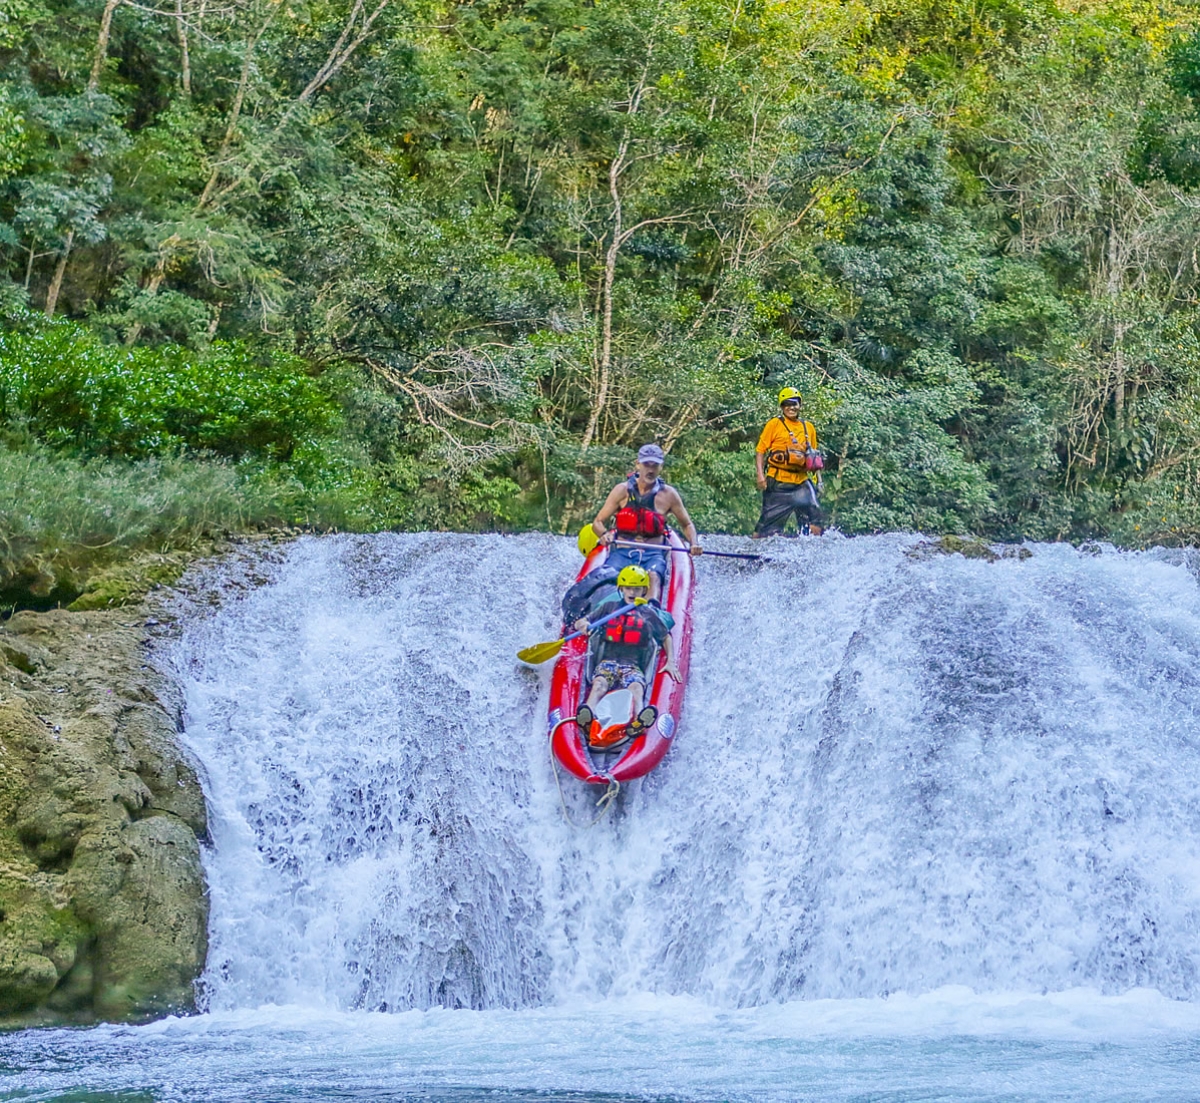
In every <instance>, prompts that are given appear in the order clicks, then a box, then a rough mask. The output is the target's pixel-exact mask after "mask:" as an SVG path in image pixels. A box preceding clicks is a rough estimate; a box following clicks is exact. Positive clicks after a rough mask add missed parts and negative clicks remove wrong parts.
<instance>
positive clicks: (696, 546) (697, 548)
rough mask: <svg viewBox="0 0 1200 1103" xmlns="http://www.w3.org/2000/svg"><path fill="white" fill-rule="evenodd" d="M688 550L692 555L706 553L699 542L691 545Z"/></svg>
mask: <svg viewBox="0 0 1200 1103" xmlns="http://www.w3.org/2000/svg"><path fill="white" fill-rule="evenodd" d="M688 551H689V552H690V553H691V554H692V555H703V554H704V549H703V548H702V547H701V546H700V545H699V544H693V545H692V546H691V547H689V548H688Z"/></svg>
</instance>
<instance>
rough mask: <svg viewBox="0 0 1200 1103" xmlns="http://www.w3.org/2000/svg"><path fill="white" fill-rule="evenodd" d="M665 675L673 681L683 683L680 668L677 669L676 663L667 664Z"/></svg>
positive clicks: (664, 670) (664, 669)
mask: <svg viewBox="0 0 1200 1103" xmlns="http://www.w3.org/2000/svg"><path fill="white" fill-rule="evenodd" d="M663 673H664V674H665V675H666V676H667V677H668V678H670V679H671V680H672V681H676V682H678V681H682V678H681V676H680V673H679V667H677V666H676V665H675V664H674V663H667V664H666V666H664V667H663Z"/></svg>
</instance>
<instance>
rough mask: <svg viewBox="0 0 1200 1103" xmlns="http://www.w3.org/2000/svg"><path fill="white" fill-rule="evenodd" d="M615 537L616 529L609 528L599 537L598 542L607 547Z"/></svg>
mask: <svg viewBox="0 0 1200 1103" xmlns="http://www.w3.org/2000/svg"><path fill="white" fill-rule="evenodd" d="M616 537H617V530H616V529H609V530H608V531H607V532H606V533H605V534H604V535H603V536H601V537H600V540H599V542H600V543H601V544H603V545H604V546H605V547H606V548H607V547H608V546H609V544H611V543H612V542H613V541H614V540H615V539H616Z"/></svg>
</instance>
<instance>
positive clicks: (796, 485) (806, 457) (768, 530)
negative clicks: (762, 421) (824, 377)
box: [753, 387, 825, 539]
mask: <svg viewBox="0 0 1200 1103" xmlns="http://www.w3.org/2000/svg"><path fill="white" fill-rule="evenodd" d="M801 402H802V398H801V395H800V392H799V391H798V390H796V388H795V387H784V388H783V390H782V391H780V392H779V411H780V412H779V416H778V417H773V418H771V420H770V421H768V422H767V424H766V426H765V427H764V428H763V431H762V435H761V436H760V437H759V438H758V445H757V446H756V447H755V450H754V462H755V465H756V469H757V475H758V489H759V490H761V491H762V492H763V501H762V513H761V514H760V516H759V518H758V524H757V525H755V526H754V533H753V535H754V538H755V539H759V538H761V537H763V536H777V535H778V534H779V533H781V532H783V526H784V525H786V524H787V520H788V518H789V517H790V516H791V515H792V514H793V513H795V515H796V523H797V524H798V525H800V526H801V527H802V528H803V526H805V525H807V526H808V531H809V532H810V533H812V535H813V536H820V535H821V533H822V531H823V530H824V525H825V521H824V518H823V517H822V515H821V502H820V500H819V499H818V498H817V490H818V488H819V487H820V483H821V468H822V467H824V463H823V462H822V460H821V454H820V452H819V451H818V450H817V430H816V427H815V426H814V425H813V423H812V422H811V421H804V420H803V419H802V418H801V417H800V405H801ZM764 464H765V467H766V470H763V468H764Z"/></svg>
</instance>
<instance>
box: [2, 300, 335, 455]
mask: <svg viewBox="0 0 1200 1103" xmlns="http://www.w3.org/2000/svg"><path fill="white" fill-rule="evenodd" d="M304 369H305V364H304V361H302V360H301V359H299V358H298V357H295V356H291V355H289V354H287V353H283V352H279V351H274V352H272V353H270V354H269V356H267V357H259V356H256V355H255V354H254V353H253V352H251V350H249V349H248V348H247V347H246V346H245V345H242V344H226V343H223V342H216V343H214V344H213V345H212V346H210V347H209V348H208V349H206V350H204V351H202V352H196V351H193V350H191V349H186V348H183V347H182V346H179V345H166V346H160V347H155V348H119V347H116V346H112V345H106V344H104V343H102V342H101V341H100V340H99V338H97V337H96V336H95V335H93V334H92V333H90V332H89V331H88V330H86V329H84V328H82V327H81V326H78V325H75V324H73V323H71V322H67V321H51V322H47V321H45V320H41V319H35V318H33V317H26V318H25V319H23V320H20V321H19V322H18V323H17V324H16V325H15V326H13V327H12V328H9V329H8V330H7V331H5V330H0V420H4V421H9V422H21V423H23V424H24V425H25V426H26V427H27V429H28V430H29V432H31V433H32V434H33V435H34V436H35V437H37V438H38V439H39V440H42V441H44V442H45V443H46V444H49V445H51V446H52V447H55V448H61V447H64V446H69V447H76V448H79V449H81V450H82V451H84V452H87V453H90V454H93V455H106V456H126V457H131V458H143V457H147V456H151V455H155V454H160V453H164V452H171V451H177V450H178V449H179V448H181V447H183V448H191V449H198V450H205V451H210V452H215V453H218V454H219V455H223V456H228V457H232V458H239V457H242V456H247V455H258V456H264V457H268V458H271V459H275V460H287V459H288V458H289V457H290V456H291V455H292V453H293V451H294V450H295V449H296V448H297V446H298V445H300V444H301V443H303V442H305V441H307V440H309V439H311V438H313V437H317V436H320V435H322V434H324V433H327V432H329V431H330V430H331V429H332V427H333V425H334V424H335V421H336V415H337V407H336V405H335V404H334V402H333V401H332V400H331V399H330V398H329V397H328V396H327V395H325V394H324V393H323V392H322V390H321V388H320V387H319V385H318V384H317V382H316V381H315V380H314V379H312V378H311V377H310V376H308V375H306V374H305V370H304Z"/></svg>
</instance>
